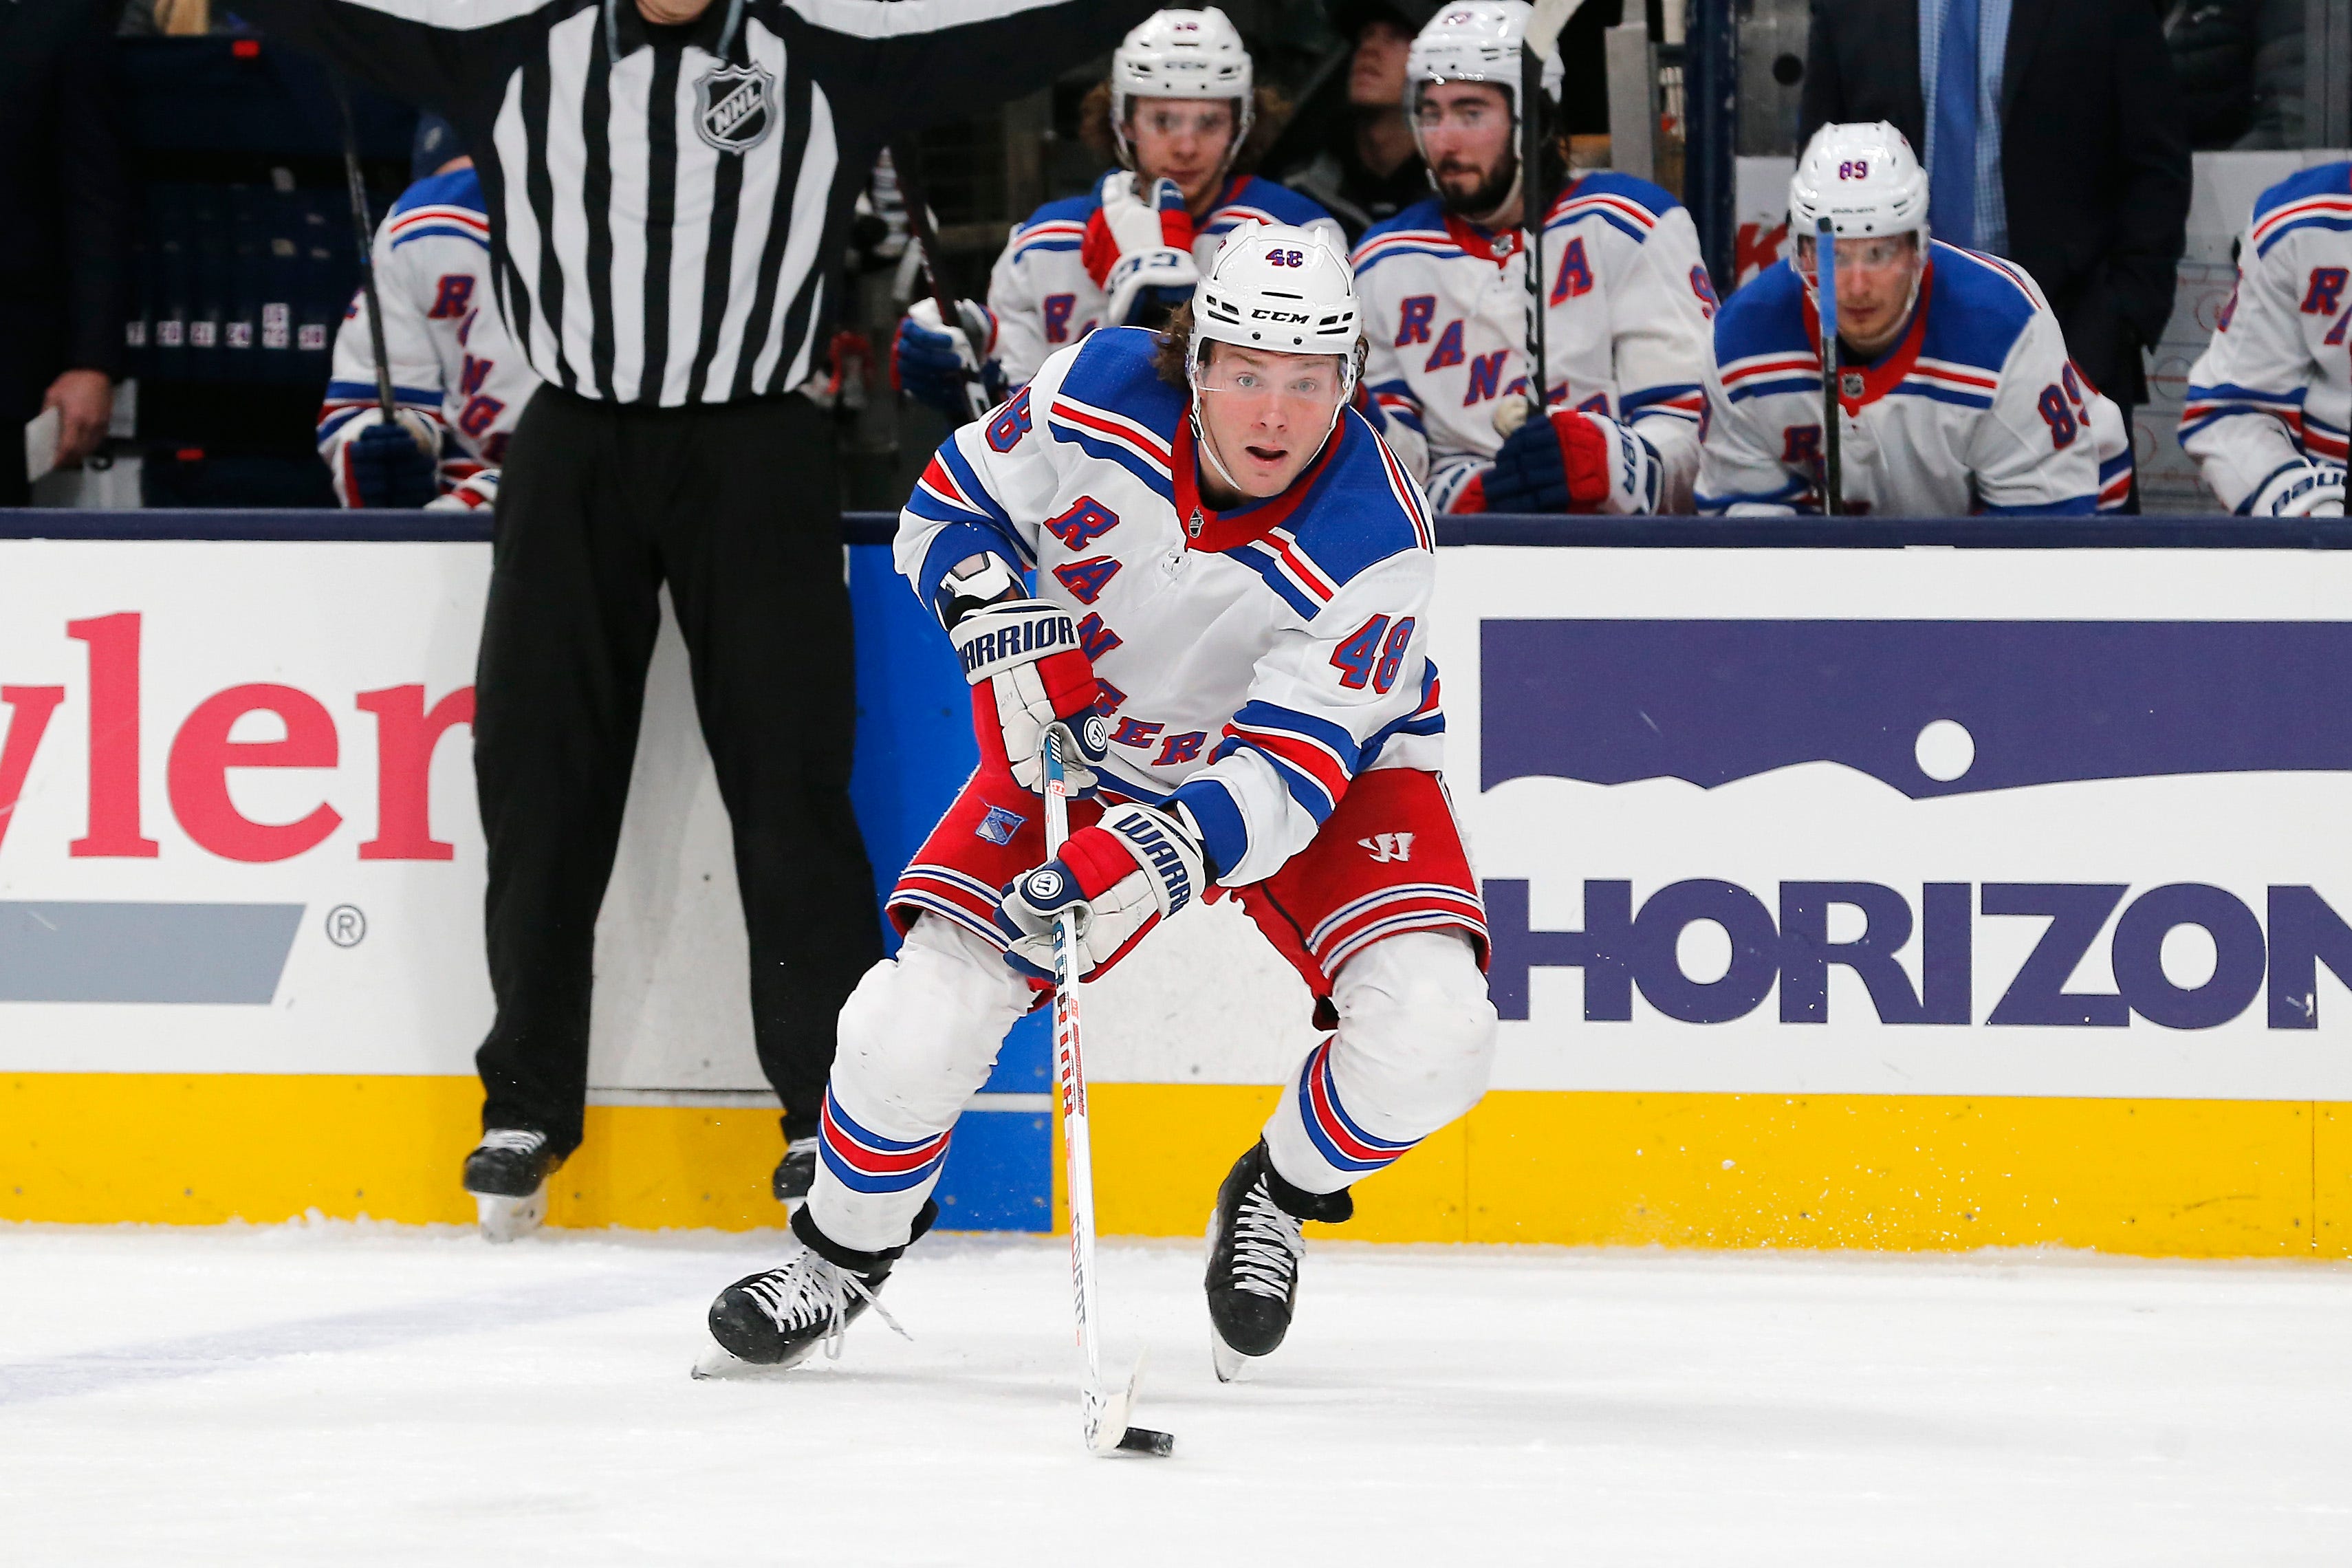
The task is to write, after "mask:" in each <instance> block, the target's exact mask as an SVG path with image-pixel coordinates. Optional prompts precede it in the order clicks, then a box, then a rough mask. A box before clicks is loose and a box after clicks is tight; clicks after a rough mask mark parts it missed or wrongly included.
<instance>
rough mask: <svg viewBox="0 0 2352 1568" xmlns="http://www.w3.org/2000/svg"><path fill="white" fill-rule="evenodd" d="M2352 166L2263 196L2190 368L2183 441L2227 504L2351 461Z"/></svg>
mask: <svg viewBox="0 0 2352 1568" xmlns="http://www.w3.org/2000/svg"><path fill="white" fill-rule="evenodd" d="M2347 279H2352V163H2323V164H2321V165H2320V166H2319V167H2317V168H2315V169H2305V170H2304V171H2303V172H2302V173H2301V174H2296V175H2294V176H2293V177H2292V178H2290V179H2285V180H2282V181H2280V182H2279V183H2278V184H2275V185H2273V186H2272V187H2271V188H2270V189H2269V190H2267V191H2264V192H2263V194H2262V198H2261V199H2260V200H2258V201H2257V202H2255V203H2254V217H2253V222H2252V224H2251V225H2249V226H2248V227H2247V229H2246V237H2245V240H2244V242H2243V243H2242V245H2241V246H2240V247H2239V251H2238V287H2237V290H2236V292H2234V293H2233V294H2231V297H2230V303H2229V304H2228V305H2226V306H2224V307H2223V308H2222V310H2221V319H2220V321H2218V322H2216V323H2215V326H2214V331H2213V336H2212V339H2211V341H2210V342H2208V343H2207V344H2206V345H2205V352H2204V353H2201V354H2200V355H2198V356H2197V363H2195V364H2194V365H2191V366H2190V367H2189V401H2188V404H2187V405H2186V406H2184V407H2183V408H2182V409H2181V411H2180V445H2181V446H2182V447H2183V448H2185V449H2186V450H2187V451H2188V453H2189V456H2190V457H2192V458H2196V459H2197V461H2198V463H2199V465H2200V467H2201V468H2202V469H2203V472H2204V476H2205V482H2206V483H2207V484H2209V485H2210V486H2212V487H2213V493H2214V494H2215V495H2218V496H2220V497H2221V503H2222V504H2223V505H2224V506H2227V507H2230V508H2231V509H2232V510H2237V511H2244V510H2246V508H2247V506H2248V504H2249V503H2250V502H2251V501H2252V500H2253V497H2254V494H2255V492H2256V491H2258V490H2260V489H2262V487H2263V482H2264V481H2265V480H2267V479H2270V478H2271V476H2272V475H2273V474H2275V473H2277V472H2278V471H2279V470H2280V469H2281V468H2286V467H2288V466H2290V465H2299V464H2302V463H2305V462H2322V463H2341V462H2343V461H2344V460H2345V441H2346V430H2347V426H2352V345H2347V342H2346V336H2347V330H2346V329H2347V322H2352V287H2347Z"/></svg>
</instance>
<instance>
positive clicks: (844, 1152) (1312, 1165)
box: [808, 915, 1495, 1251]
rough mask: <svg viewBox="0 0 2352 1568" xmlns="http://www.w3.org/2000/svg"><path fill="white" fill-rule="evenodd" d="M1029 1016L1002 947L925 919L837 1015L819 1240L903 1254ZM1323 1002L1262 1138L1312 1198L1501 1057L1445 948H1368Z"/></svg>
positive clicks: (1480, 1085) (1472, 967)
mask: <svg viewBox="0 0 2352 1568" xmlns="http://www.w3.org/2000/svg"><path fill="white" fill-rule="evenodd" d="M1031 999H1032V993H1031V991H1030V989H1029V986H1028V984H1027V983H1026V982H1024V980H1022V979H1021V978H1020V977H1019V976H1018V975H1016V974H1014V973H1013V971H1012V970H1011V969H1010V968H1008V967H1007V966H1006V964H1005V963H1004V959H1003V954H1002V953H1001V952H998V950H997V949H996V948H994V947H992V946H991V945H990V944H989V943H987V942H983V941H982V940H981V939H980V938H979V937H977V936H975V935H973V934H972V933H971V932H969V931H965V930H964V929H963V928H961V926H957V925H953V924H951V923H950V922H948V921H941V920H938V919H935V918H933V917H931V916H929V915H925V916H924V917H922V918H921V919H920V920H919V921H916V923H915V928H914V930H913V931H910V932H908V937H907V941H906V943H905V945H904V946H902V947H901V948H900V949H899V951H898V957H897V958H895V959H885V960H884V961H883V962H881V963H877V964H876V965H875V966H874V967H873V968H872V969H869V970H867V971H866V977H865V978H864V979H863V980H861V981H859V982H858V985H857V989H856V991H855V992H853V993H852V994H850V998H849V1000H848V1002H847V1003H846V1004H845V1005H843V1007H842V1010H841V1036H840V1049H839V1051H838V1052H837V1054H836V1055H835V1058H834V1064H833V1077H832V1079H831V1081H830V1082H829V1083H828V1084H827V1086H826V1104H825V1123H824V1147H823V1152H822V1155H821V1157H820V1159H819V1160H818V1162H817V1172H816V1183H815V1185H814V1187H812V1188H811V1189H810V1192H809V1200H808V1204H809V1217H810V1218H811V1219H813V1220H814V1221H815V1222H816V1225H817V1227H818V1228H819V1229H820V1230H822V1231H824V1234H825V1235H826V1236H827V1237H831V1238H832V1239H833V1240H835V1241H836V1242H838V1243H840V1244H841V1245H842V1246H844V1247H855V1248H856V1249H858V1250H860V1251H880V1250H882V1249H885V1248H887V1247H902V1246H904V1245H905V1244H906V1242H907V1239H908V1233H909V1232H910V1230H911V1229H912V1227H913V1224H914V1218H915V1215H916V1214H917V1213H918V1212H919V1210H920V1209H921V1208H922V1206H923V1203H924V1201H925V1200H926V1199H927V1198H929V1196H930V1194H931V1190H932V1188H933V1187H935V1186H937V1185H938V1184H939V1174H940V1165H941V1164H942V1163H944V1161H945V1159H946V1154H947V1142H948V1134H949V1132H950V1131H951V1130H952V1129H953V1128H954V1126H955V1123H956V1119H957V1117H958V1116H960V1115H961V1114H962V1111H963V1109H964V1106H965V1105H966V1104H967V1103H968V1102H969V1101H970V1100H971V1097H972V1096H973V1095H974V1094H977V1093H978V1092H979V1091H980V1089H981V1087H982V1085H983V1084H985V1083H986V1082H987V1081H988V1075H989V1072H990V1070H991V1069H992V1068H993V1067H994V1066H995V1063H996V1053H997V1051H998V1049H999V1048H1000V1047H1002V1046H1003V1042H1004V1034H1005V1031H1006V1030H1008V1029H1010V1028H1011V1027H1012V1026H1013V1024H1014V1023H1015V1022H1016V1021H1017V1020H1018V1019H1019V1018H1020V1017H1021V1016H1022V1015H1023V1014H1024V1013H1025V1012H1027V1011H1028V1008H1029V1005H1030V1002H1031ZM1331 999H1332V1003H1333V1005H1334V1006H1335V1007H1336V1009H1337V1010H1338V1012H1339V1030H1338V1032H1337V1033H1336V1034H1334V1035H1333V1036H1332V1037H1330V1038H1329V1039H1328V1040H1326V1041H1324V1042H1323V1043H1322V1044H1321V1045H1319V1046H1318V1047H1316V1049H1315V1050H1314V1051H1313V1052H1312V1053H1310V1054H1309V1056H1308V1058H1307V1063H1306V1065H1305V1068H1304V1070H1303V1071H1302V1072H1301V1073H1300V1074H1299V1075H1298V1076H1297V1078H1295V1079H1293V1080H1292V1081H1291V1082H1290V1084H1289V1085H1288V1086H1287V1087H1286V1089H1284V1091H1283V1097H1282V1101H1281V1103H1280V1104H1279V1105H1278V1106H1277V1107H1276V1110H1275V1112H1274V1115H1273V1117H1272V1118H1271V1119H1270V1120H1269V1121H1267V1122H1266V1125H1265V1141H1266V1145H1267V1148H1268V1150H1269V1152H1271V1154H1272V1156H1273V1160H1274V1164H1275V1168H1276V1170H1278V1171H1280V1172H1281V1173H1282V1174H1283V1176H1284V1178H1285V1179H1286V1180H1287V1181H1289V1182H1291V1183H1293V1184H1296V1185H1297V1186H1299V1187H1301V1188H1304V1189H1305V1190H1307V1191H1308V1192H1316V1193H1328V1192H1337V1191H1338V1190H1339V1188H1341V1187H1344V1186H1347V1185H1348V1184H1350V1183H1352V1182H1355V1181H1357V1180H1359V1179H1360V1178H1361V1177H1363V1176H1365V1175H1367V1174H1369V1173H1371V1172H1373V1171H1376V1170H1380V1169H1381V1168H1382V1167H1384V1166H1386V1165H1388V1164H1389V1163H1391V1162H1393V1161H1394V1160H1395V1159H1397V1158H1398V1157H1399V1156H1400V1155H1402V1154H1403V1153H1404V1152H1405V1151H1407V1150H1408V1149H1410V1148H1412V1145H1413V1144H1414V1143H1415V1142H1419V1141H1420V1140H1421V1139H1423V1138H1425V1137H1427V1136H1428V1135H1429V1134H1430V1133H1432V1132H1433V1131H1436V1130H1437V1129H1438V1128H1440V1127H1443V1126H1444V1125H1445V1124H1446V1123H1447V1122H1449V1121H1453V1120H1454V1118H1455V1117H1457V1116H1460V1115H1461V1114H1462V1113H1463V1112H1465V1111H1466V1110H1469V1109H1470V1107H1472V1106H1473V1105H1475V1104H1476V1103H1477V1101H1478V1097H1479V1096H1480V1095H1481V1094H1483V1093H1484V1092H1485V1091H1486V1079H1487V1075H1488V1073H1489V1072H1490V1071H1491V1070H1492V1068H1493V1064H1494V1054H1495V1009H1494V1006H1493V1005H1492V1004H1491V1003H1489V1002H1488V1001H1487V999H1486V977H1485V976H1484V975H1483V974H1481V973H1479V972H1478V964H1477V961H1476V959H1475V957H1474V956H1473V954H1472V952H1471V949H1470V944H1469V942H1467V940H1465V938H1464V937H1462V936H1461V935H1459V934H1457V933H1455V932H1453V931H1406V932H1402V933H1400V934H1399V935H1396V936H1393V937H1390V938H1388V939H1387V940H1385V941H1382V942H1375V943H1373V944H1372V945H1371V946H1370V947H1369V948H1366V949H1365V950H1363V951H1362V952H1360V953H1358V954H1357V955H1356V956H1355V957H1354V958H1352V959H1350V960H1349V963H1348V964H1347V966H1346V967H1345V968H1344V969H1342V970H1341V971H1340V972H1339V979H1338V981H1337V982H1336V983H1335V984H1334V986H1333V989H1332V997H1331ZM1302 1090H1303V1092H1302ZM1236 1152H1238V1151H1236Z"/></svg>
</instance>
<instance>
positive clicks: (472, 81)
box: [239, 0, 1152, 407]
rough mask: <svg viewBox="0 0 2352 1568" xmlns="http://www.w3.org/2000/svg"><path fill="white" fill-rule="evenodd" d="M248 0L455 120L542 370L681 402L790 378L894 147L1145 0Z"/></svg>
mask: <svg viewBox="0 0 2352 1568" xmlns="http://www.w3.org/2000/svg"><path fill="white" fill-rule="evenodd" d="M239 9H240V10H242V11H245V12H247V13H248V14H250V15H253V16H257V17H258V18H259V19H260V20H261V21H262V22H263V24H264V26H267V27H268V28H269V29H270V30H271V31H272V32H273V33H275V34H277V35H278V36H280V37H287V38H289V40H290V41H292V42H293V43H295V44H296V45H298V46H299V47H304V48H308V49H310V50H311V51H313V52H315V53H319V54H321V55H324V56H326V57H327V58H329V59H330V60H331V62H332V63H333V64H335V65H337V66H338V67H340V68H342V69H344V70H346V71H348V72H349V73H350V74H352V76H354V77H357V78H359V79H362V80H365V81H367V82H369V83H370V84H371V85H373V86H374V87H376V88H378V89H382V90H383V91H385V92H387V93H390V94H391V95H393V96H394V97H396V98H401V99H404V100H408V101H410V102H415V103H419V104H422V105H424V106H425V107H427V108H430V109H434V110H438V111H439V112H440V113H442V114H444V115H446V117H447V118H448V119H449V120H451V121H453V122H454V123H455V124H456V125H457V129H458V132H459V134H460V135H461V137H463V139H464V141H465V142H466V146H467V150H468V151H469V152H471V153H473V155H474V160H475V163H476V165H477V167H478V169H479V171H480V173H481V177H482V185H483V194H484V195H485V197H486V198H487V200H488V205H489V211H490V232H491V242H492V244H491V249H492V265H493V267H494V268H495V270H496V277H497V279H498V286H499V287H498V292H499V306H500V309H501V310H503V312H504V313H505V316H506V320H507V325H508V328H509V331H511V333H512V334H513V337H514V340H515V342H518V343H520V345H521V346H522V350H523V353H525V355H527V356H528V357H529V359H530V365H531V368H532V369H533V370H534V371H536V372H538V373H539V374H540V376H541V378H542V379H544V380H546V381H547V382H549V383H551V384H554V385H557V386H562V387H564V388H567V389H568V390H570V391H572V392H575V393H578V394H580V395H583V396H585V397H593V398H599V399H604V400H608V401H612V402H616V403H635V404H653V405H662V406H666V407H675V406H679V405H687V404H694V403H724V402H729V401H731V400H733V399H736V398H741V397H755V396H761V395H772V394H775V393H780V392H785V391H789V390H790V389H792V388H793V387H795V386H797V385H799V384H801V383H802V382H803V381H804V380H806V379H807V377H808V376H809V374H810V373H811V372H812V370H814V368H815V361H816V358H817V356H818V355H819V354H820V353H822V351H823V347H824V335H823V334H824V331H825V329H826V323H827V321H828V318H829V316H830V314H831V307H832V305H833V301H832V300H828V299H827V298H826V290H827V287H828V284H829V282H830V280H831V279H832V275H833V271H834V267H835V262H836V260H837V258H839V256H840V254H841V250H842V247H843V244H844V242H845V237H846V235H847V229H848V221H849V216H850V212H851V208H852V205H853V204H854V202H855V200H856V188H857V186H858V184H859V183H860V182H861V181H862V179H863V176H864V173H865V171H866V169H867V168H868V167H869V166H870V165H871V164H872V163H873V160H874V156H875V154H876V153H877V151H879V149H880V148H881V146H882V145H883V144H884V142H887V140H888V139H889V138H891V137H893V136H897V135H899V134H903V133H904V132H908V131H910V130H913V129H916V128H918V127H919V126H921V125H923V124H925V123H929V122H932V121H942V120H950V119H954V118H957V117H959V116H961V115H965V114H969V113H971V112H973V111H975V110H980V109H982V108H985V107H987V106H989V105H991V104H994V103H998V102H1001V101H1003V100H1005V99H1008V98H1012V97H1014V96H1017V95H1019V94H1021V93H1024V92H1027V91H1032V90H1034V89H1037V88H1039V87H1041V86H1043V85H1045V83H1046V82H1047V81H1049V80H1051V79H1052V78H1053V76H1054V75H1055V73H1056V72H1058V71H1060V70H1062V69H1064V68H1067V67H1069V66H1071V65H1074V64H1076V63H1077V62H1079V61H1081V60H1084V59H1085V58H1087V57H1088V56H1090V55H1094V54H1098V53H1100V52H1102V51H1103V50H1105V49H1107V48H1108V47H1110V46H1111V45H1112V44H1113V43H1115V42H1116V41H1117V40H1118V37H1119V35H1120V34H1121V33H1122V32H1123V31H1124V30H1125V29H1126V28H1128V27H1129V26H1132V25H1133V24H1134V23H1136V22H1137V21H1139V20H1140V19H1141V18H1142V17H1143V16H1146V15H1148V14H1149V13H1150V10H1151V9H1152V6H1151V4H1150V0H712V4H711V5H710V7H709V9H708V10H706V11H705V12H704V13H703V14H702V16H700V17H699V18H698V20H696V21H695V22H692V23H689V24H687V25H686V26H679V27H654V26H647V25H646V23H645V22H644V21H643V19H642V18H641V16H640V15H639V13H638V11H637V8H636V5H635V0H240V3H239ZM845 172H847V174H849V176H850V177H848V178H844V177H842V176H843V174H844V173H845Z"/></svg>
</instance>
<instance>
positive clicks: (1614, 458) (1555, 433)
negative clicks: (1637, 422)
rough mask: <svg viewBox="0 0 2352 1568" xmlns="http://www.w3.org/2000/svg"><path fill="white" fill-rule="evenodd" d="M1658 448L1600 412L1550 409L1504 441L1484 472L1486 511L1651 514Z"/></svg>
mask: <svg viewBox="0 0 2352 1568" xmlns="http://www.w3.org/2000/svg"><path fill="white" fill-rule="evenodd" d="M1660 477H1661V471H1660V468H1659V466H1658V453H1657V448H1655V447H1652V446H1651V445H1650V443H1649V442H1648V441H1647V440H1645V439H1643V437H1640V436H1637V435H1635V434H1634V433H1633V431H1632V430H1630V429H1628V428H1627V427H1626V426H1622V425H1620V424H1619V423H1617V421H1616V420H1614V419H1612V418H1610V417H1609V416H1607V415H1605V414H1580V413H1574V412H1571V411H1566V410H1561V411H1557V412H1555V413H1554V414H1553V415H1552V416H1551V417H1550V418H1549V419H1530V420H1528V422H1527V423H1526V424H1524V425H1522V426H1519V427H1518V428H1517V430H1514V431H1512V432H1511V434H1510V435H1509V436H1508V437H1506V438H1505V439H1504V442H1503V447H1502V450H1500V451H1498V452H1496V454H1495V465H1494V467H1493V468H1489V469H1487V470H1486V486H1485V489H1486V510H1488V511H1572V512H1612V513H1615V514H1617V515H1620V516H1624V515H1628V514H1643V515H1646V514H1648V513H1651V512H1654V511H1656V510H1658V482H1659V479H1660Z"/></svg>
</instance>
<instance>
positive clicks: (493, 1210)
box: [466, 1127, 563, 1241]
mask: <svg viewBox="0 0 2352 1568" xmlns="http://www.w3.org/2000/svg"><path fill="white" fill-rule="evenodd" d="M562 1163H563V1158H562V1155H560V1154H550V1153H549V1152H547V1134H546V1133H544V1132H541V1131H538V1130H537V1129H535V1128H529V1127H493V1128H491V1129H490V1130H489V1131H487V1132H484V1133H483V1134H482V1141H481V1142H480V1143H478V1145H476V1146H475V1149H474V1152H472V1153H470V1154H468V1155H467V1156H466V1190H467V1192H469V1193H471V1194H474V1209H475V1213H476V1215H477V1217H478V1219H479V1220H480V1222H481V1226H482V1235H483V1237H485V1238H487V1239H488V1240H490V1241H512V1240H513V1239H514V1238H515V1237H519V1236H527V1235H529V1234H530V1232H532V1231H534V1230H537V1229H538V1228H539V1226H540V1222H541V1221H542V1220H544V1219H546V1218H547V1178H548V1175H549V1173H551V1172H552V1171H553V1170H554V1169H555V1168H556V1167H557V1166H558V1165H561V1164H562Z"/></svg>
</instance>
